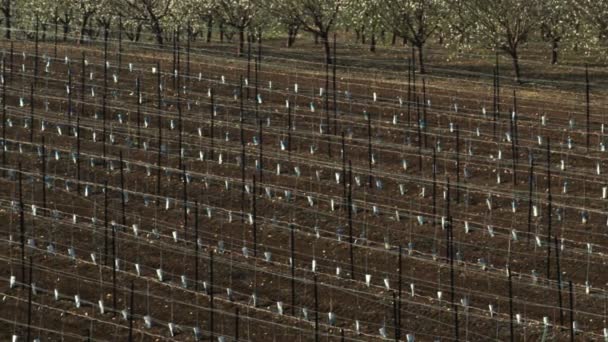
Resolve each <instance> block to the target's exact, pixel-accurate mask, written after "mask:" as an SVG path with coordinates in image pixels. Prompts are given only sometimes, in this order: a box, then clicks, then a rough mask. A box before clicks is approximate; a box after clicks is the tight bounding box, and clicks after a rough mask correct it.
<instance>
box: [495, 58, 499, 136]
mask: <svg viewBox="0 0 608 342" xmlns="http://www.w3.org/2000/svg"><path fill="white" fill-rule="evenodd" d="M495 115H496V119H495V120H494V122H495V125H496V121H499V120H500V65H499V63H498V52H497V53H496V113H495ZM494 139H496V129H494Z"/></svg>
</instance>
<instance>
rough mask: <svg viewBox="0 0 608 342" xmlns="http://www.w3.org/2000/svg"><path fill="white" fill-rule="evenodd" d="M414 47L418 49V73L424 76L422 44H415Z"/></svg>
mask: <svg viewBox="0 0 608 342" xmlns="http://www.w3.org/2000/svg"><path fill="white" fill-rule="evenodd" d="M416 47H417V48H418V67H419V68H420V73H421V74H424V73H426V68H425V66H424V52H423V49H424V44H416Z"/></svg>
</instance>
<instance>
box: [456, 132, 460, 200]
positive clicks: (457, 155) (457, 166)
mask: <svg viewBox="0 0 608 342" xmlns="http://www.w3.org/2000/svg"><path fill="white" fill-rule="evenodd" d="M456 203H460V127H459V126H458V125H456Z"/></svg>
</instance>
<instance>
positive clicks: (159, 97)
mask: <svg viewBox="0 0 608 342" xmlns="http://www.w3.org/2000/svg"><path fill="white" fill-rule="evenodd" d="M156 72H157V77H156V89H157V100H158V104H157V110H158V114H157V115H158V159H157V162H156V163H157V165H158V168H157V169H156V196H157V200H156V206H158V205H159V204H160V198H159V196H160V190H161V189H160V175H161V161H162V160H161V151H162V146H163V120H162V94H161V79H160V78H161V74H160V62H156Z"/></svg>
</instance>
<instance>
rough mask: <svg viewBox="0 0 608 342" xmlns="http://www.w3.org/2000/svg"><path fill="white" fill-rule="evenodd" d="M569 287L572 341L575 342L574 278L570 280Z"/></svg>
mask: <svg viewBox="0 0 608 342" xmlns="http://www.w3.org/2000/svg"><path fill="white" fill-rule="evenodd" d="M568 289H569V294H570V341H571V342H574V335H575V333H576V332H575V331H574V292H573V291H572V280H570V281H568Z"/></svg>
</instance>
